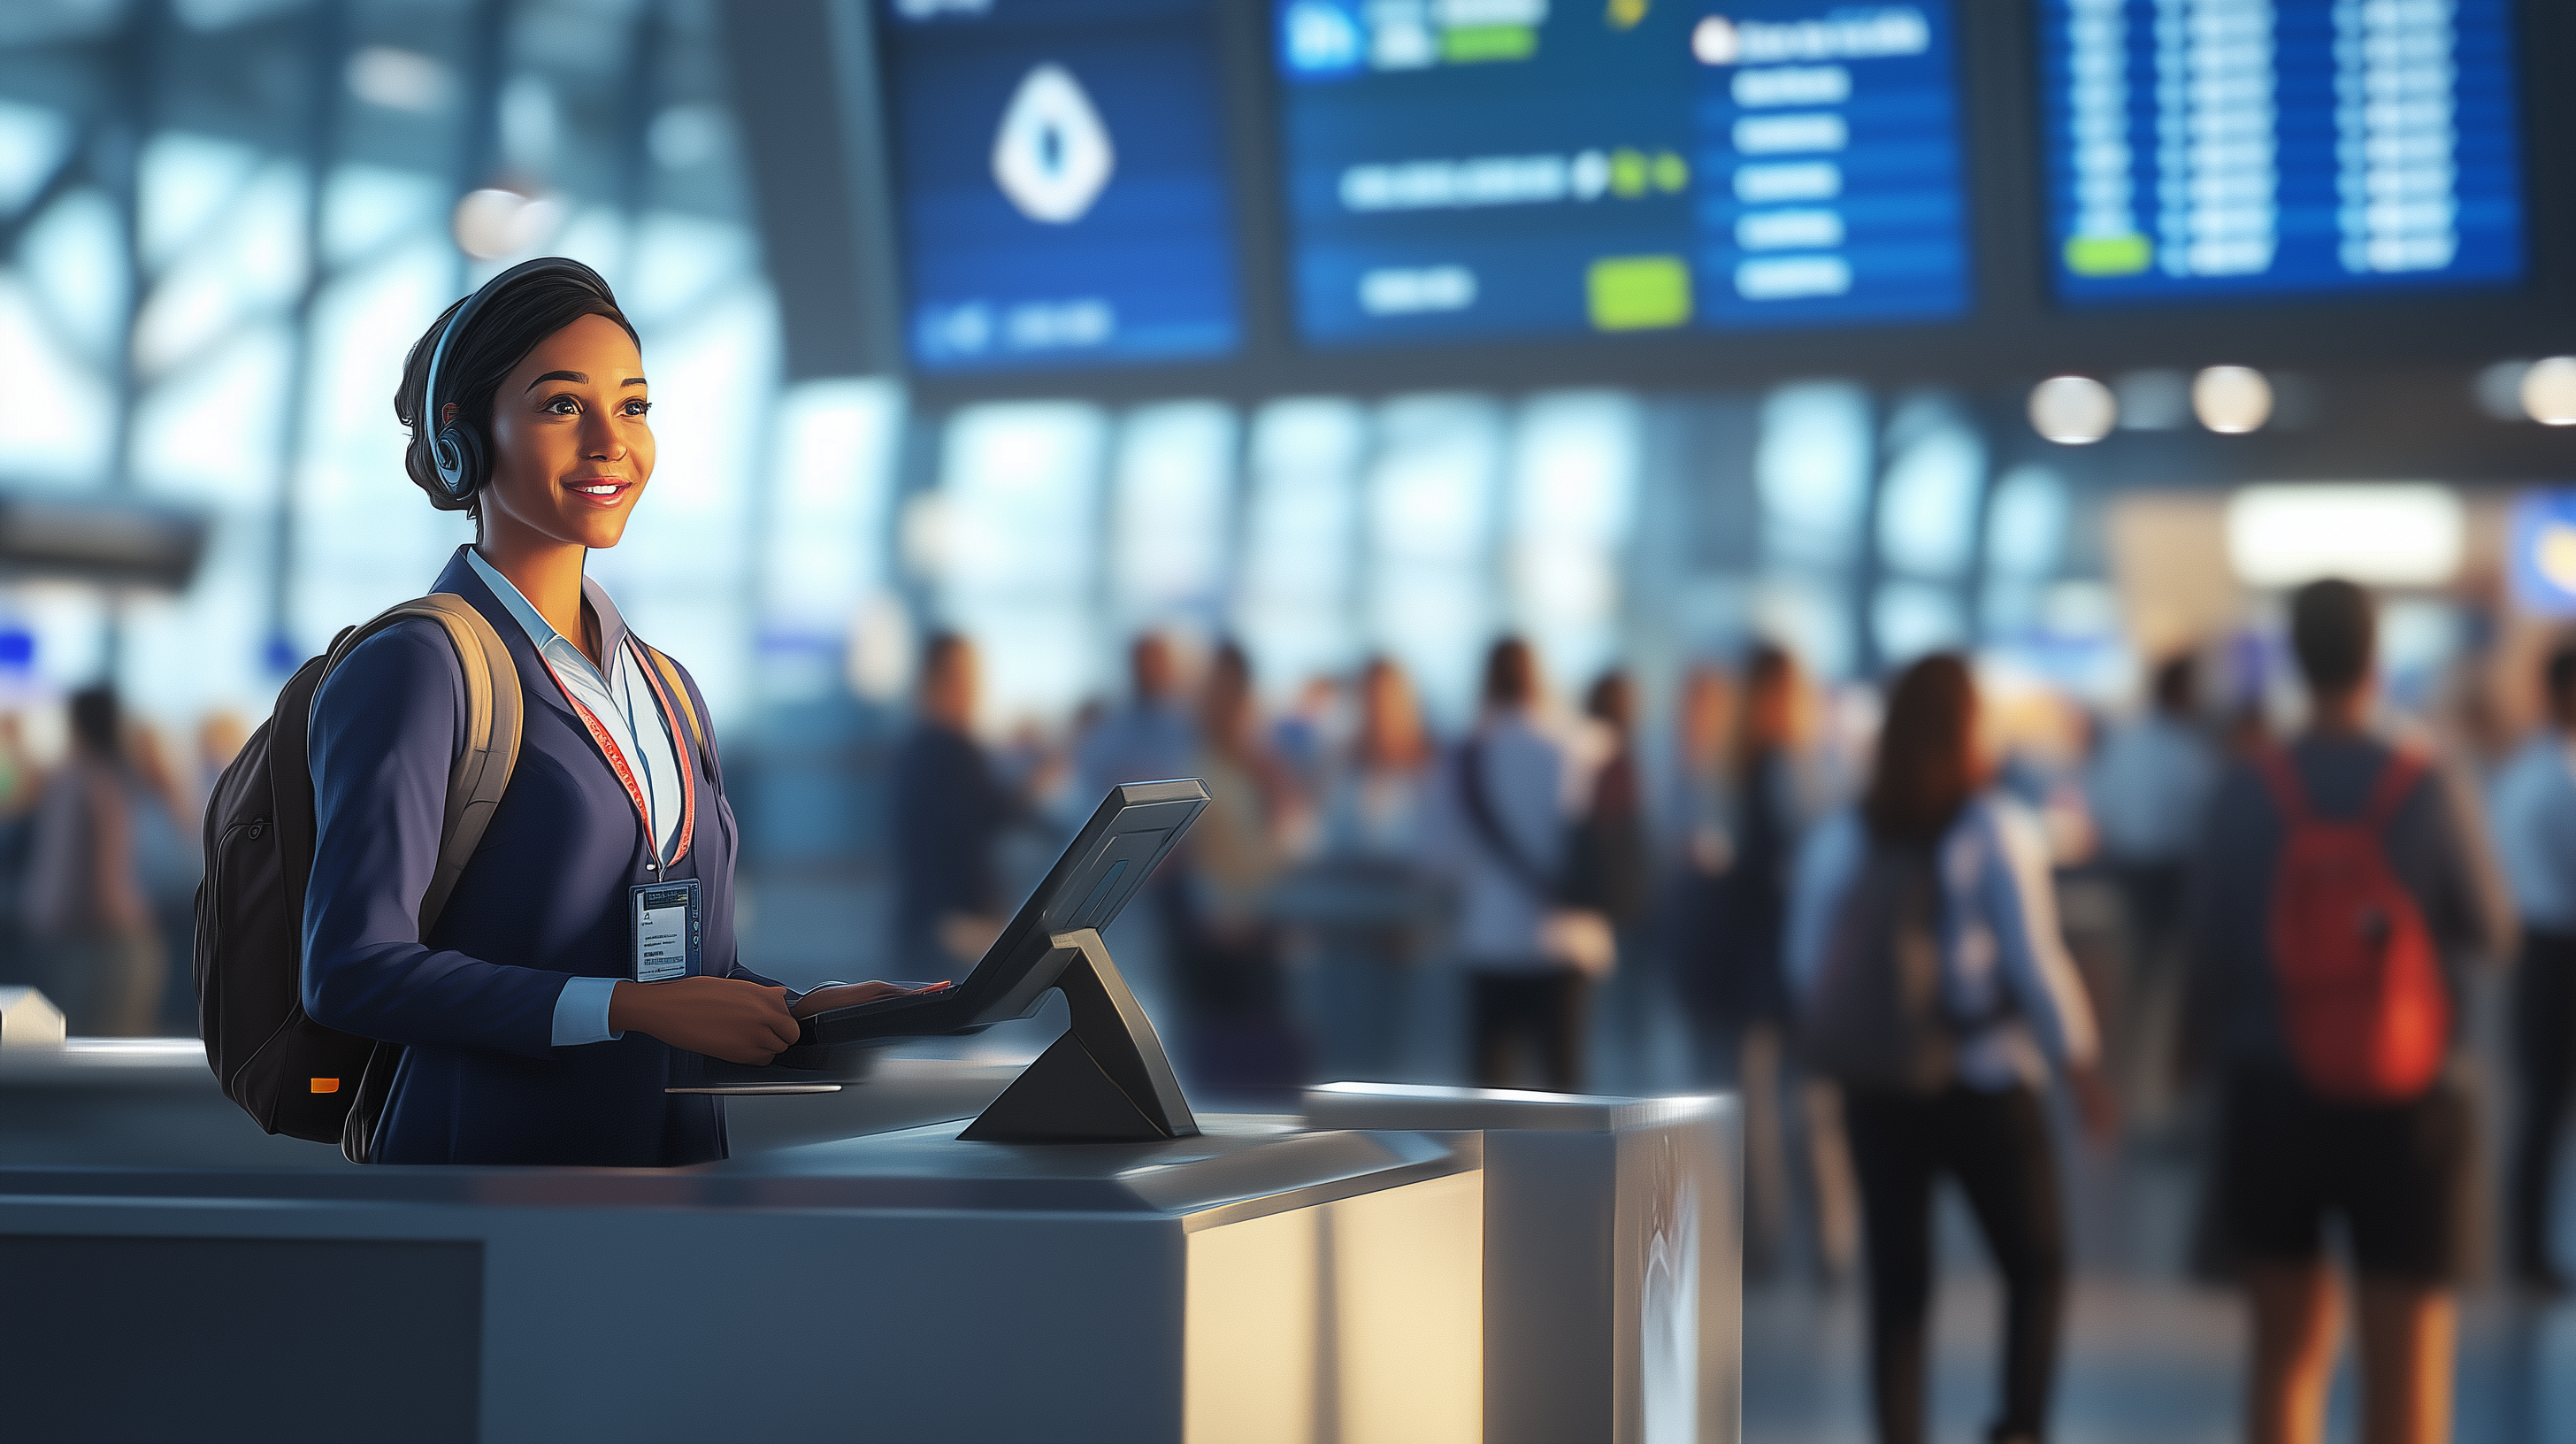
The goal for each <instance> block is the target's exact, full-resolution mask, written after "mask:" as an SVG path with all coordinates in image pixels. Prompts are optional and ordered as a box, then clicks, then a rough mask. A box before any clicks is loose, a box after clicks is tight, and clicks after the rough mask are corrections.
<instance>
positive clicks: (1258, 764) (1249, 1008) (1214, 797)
mask: <svg viewBox="0 0 2576 1444" xmlns="http://www.w3.org/2000/svg"><path fill="white" fill-rule="evenodd" d="M1199 731H1200V746H1199V756H1198V763H1197V769H1196V770H1197V772H1198V775H1199V776H1200V778H1202V779H1203V780H1204V781H1205V782H1206V783H1207V790H1208V809H1207V815H1206V816H1205V817H1203V818H1201V819H1200V820H1199V825H1198V827H1197V828H1196V829H1195V830H1194V831H1193V832H1192V833H1191V835H1190V839H1189V842H1188V843H1187V845H1186V846H1187V852H1186V853H1185V854H1184V856H1185V857H1186V859H1187V865H1188V868H1189V875H1188V876H1189V881H1188V884H1187V886H1186V888H1185V889H1184V890H1182V892H1181V893H1180V894H1179V896H1181V897H1182V898H1183V899H1184V900H1185V901H1184V904H1183V905H1184V906H1185V907H1186V909H1187V916H1186V919H1185V922H1186V926H1185V927H1184V928H1183V929H1182V930H1180V931H1179V933H1178V936H1180V937H1182V938H1184V939H1186V940H1187V941H1186V942H1185V944H1184V946H1183V948H1182V959H1181V970H1180V971H1181V996H1182V999H1183V1002H1184V1003H1185V1005H1186V1007H1187V1011H1188V1016H1189V1029H1188V1043H1187V1049H1188V1057H1189V1058H1190V1061H1191V1069H1190V1071H1191V1074H1192V1081H1193V1082H1195V1083H1197V1084H1199V1085H1201V1086H1203V1087H1205V1088H1208V1089H1210V1090H1213V1091H1216V1092H1219V1093H1227V1094H1232V1095H1236V1096H1241V1097H1254V1096H1265V1097H1274V1098H1275V1097H1281V1096H1285V1095H1287V1094H1290V1093H1293V1092H1294V1091H1295V1090H1296V1089H1297V1088H1298V1087H1299V1086H1300V1085H1302V1084H1304V1083H1305V1082H1306V1057H1305V1045H1304V1042H1303V1040H1302V1039H1300V1038H1299V1037H1298V1036H1297V1031H1296V1028H1295V1026H1294V1025H1293V1024H1292V1023H1291V1021H1290V1019H1289V1013H1288V1003H1287V988H1286V981H1285V979H1283V978H1282V977H1281V975H1280V966H1279V936H1278V928H1277V926H1276V925H1275V924H1274V923H1273V922H1272V920H1271V915H1270V903H1271V890H1272V888H1273V887H1274V886H1275V885H1276V884H1277V883H1278V881H1279V879H1280V876H1281V875H1282V874H1283V873H1285V872H1286V871H1287V869H1288V865H1289V862H1290V860H1291V858H1290V854H1291V852H1292V850H1293V846H1292V844H1293V839H1294V836H1295V834H1296V833H1297V832H1299V831H1300V830H1302V829H1303V826H1304V816H1303V813H1304V808H1303V804H1302V803H1301V802H1300V801H1299V799H1298V798H1297V796H1296V792H1295V789H1294V787H1293V786H1292V785H1291V784H1290V783H1289V780H1288V777H1287V775H1286V773H1285V771H1284V769H1282V768H1281V767H1280V766H1279V764H1278V762H1277V760H1276V759H1275V758H1273V757H1272V756H1271V755H1270V752H1269V749H1268V748H1267V747H1265V746H1264V745H1263V743H1262V738H1261V727H1260V715H1259V711H1258V708H1257V706H1256V704H1255V699H1254V696H1253V689H1252V664H1251V662H1250V661H1249V659H1247V658H1246V657H1245V656H1244V653H1243V649H1242V648H1241V647H1238V646H1236V645H1235V644H1234V643H1232V642H1228V643H1226V644H1225V645H1224V646H1223V647H1221V648H1219V649H1218V650H1217V654H1216V662H1215V664H1214V665H1213V666H1212V667H1210V668H1209V670H1208V681H1207V690H1206V692H1205V694H1204V695H1202V697H1201V698H1200V701H1199Z"/></svg>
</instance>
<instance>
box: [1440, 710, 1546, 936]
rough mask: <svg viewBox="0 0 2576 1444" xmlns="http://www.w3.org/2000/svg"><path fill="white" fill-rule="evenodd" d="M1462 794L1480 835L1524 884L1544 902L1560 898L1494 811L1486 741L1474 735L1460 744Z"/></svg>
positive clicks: (1460, 789)
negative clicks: (1489, 793)
mask: <svg viewBox="0 0 2576 1444" xmlns="http://www.w3.org/2000/svg"><path fill="white" fill-rule="evenodd" d="M1458 795H1459V800H1460V801H1462V802H1464V803H1465V804H1466V805H1467V821H1468V822H1469V823H1470V824H1472V825H1473V826H1474V827H1475V829H1476V839H1477V841H1479V842H1482V843H1483V844H1484V845H1485V850H1486V851H1487V852H1489V853H1491V854H1492V855H1493V857H1494V859H1495V860H1496V861H1498V862H1500V863H1501V864H1502V865H1503V870H1504V871H1505V872H1508V873H1510V874H1511V875H1512V876H1513V878H1514V879H1516V880H1517V881H1518V882H1519V883H1520V885H1521V886H1522V887H1524V888H1526V889H1528V890H1529V891H1530V892H1531V893H1532V894H1534V895H1535V896H1536V897H1537V898H1538V900H1539V902H1540V903H1541V904H1542V905H1544V904H1548V903H1553V902H1554V901H1556V887H1555V885H1554V884H1553V883H1551V882H1550V881H1549V880H1548V876H1547V874H1546V873H1544V872H1541V871H1540V870H1539V866H1538V864H1537V863H1534V862H1532V861H1530V859H1529V855H1528V854H1527V853H1524V852H1522V851H1521V849H1520V844H1518V843H1516V842H1514V841H1513V840H1512V837H1511V834H1510V833H1507V832H1505V831H1503V824H1502V819H1500V818H1498V817H1496V816H1495V815H1494V803H1493V799H1492V798H1490V797H1488V796H1487V795H1486V793H1485V745H1484V742H1483V741H1482V739H1480V738H1477V737H1475V736H1473V735H1470V736H1469V737H1468V738H1467V740H1466V741H1464V742H1461V743H1460V744H1458Z"/></svg>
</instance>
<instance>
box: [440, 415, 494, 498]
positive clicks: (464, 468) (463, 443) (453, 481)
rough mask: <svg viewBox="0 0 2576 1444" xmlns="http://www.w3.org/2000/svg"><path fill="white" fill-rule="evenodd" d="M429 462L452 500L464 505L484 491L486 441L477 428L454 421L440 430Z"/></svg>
mask: <svg viewBox="0 0 2576 1444" xmlns="http://www.w3.org/2000/svg"><path fill="white" fill-rule="evenodd" d="M429 460H430V465H431V466H433V467H434V468H436V469H437V472H438V485H439V489H440V490H442V491H444V492H446V493H447V496H448V499H449V500H451V501H464V500H465V499H467V498H468V497H471V496H472V495H474V493H475V492H477V491H480V490H482V488H483V473H484V457H483V438H482V436H481V434H479V433H478V432H476V431H475V429H474V428H473V427H471V426H468V425H464V424H461V423H458V422H453V421H451V422H449V423H448V424H447V425H445V426H442V427H440V428H439V429H438V437H437V439H436V440H433V441H432V442H430V444H429Z"/></svg>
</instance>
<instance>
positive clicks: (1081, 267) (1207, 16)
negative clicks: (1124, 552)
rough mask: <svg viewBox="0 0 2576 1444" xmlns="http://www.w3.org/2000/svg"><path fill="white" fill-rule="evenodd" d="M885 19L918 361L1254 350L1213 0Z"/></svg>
mask: <svg viewBox="0 0 2576 1444" xmlns="http://www.w3.org/2000/svg"><path fill="white" fill-rule="evenodd" d="M878 14H879V18H880V23H879V25H878V30H877V34H878V46H879V51H880V54H881V57H882V61H881V64H882V67H883V73H884V91H885V96H886V112H887V120H888V125H889V128H890V130H891V132H892V147H891V149H892V152H893V156H894V170H895V177H894V184H895V192H896V204H897V210H898V214H899V221H898V225H899V234H900V236H901V238H902V243H903V251H904V255H903V261H904V267H903V269H904V275H905V290H906V306H907V311H908V314H907V315H906V317H905V320H906V326H905V332H906V346H907V349H908V351H909V353H910V355H911V357H912V360H913V363H914V364H915V365H916V366H918V367H920V368H922V369H923V370H927V371H970V370H992V369H1003V368H1009V369H1027V368H1034V367H1044V366H1064V365H1079V364H1097V363H1116V362H1152V361H1180V360H1189V359H1196V358H1203V357H1214V356H1224V355H1230V354H1232V353H1233V352H1234V351H1235V350H1236V349H1237V348H1238V346H1239V345H1240V343H1241V331H1242V326H1241V320H1240V317H1239V314H1238V311H1239V307H1238V301H1237V291H1238V288H1237V284H1236V276H1235V258H1234V246H1233V216H1232V208H1231V204H1230V202H1229V199H1228V193H1227V187H1226V181H1225V154H1224V138H1223V132H1222V128H1221V126H1220V124H1219V119H1218V107H1217V78H1216V71H1217V54H1216V36H1215V30H1214V16H1213V0H887V3H885V4H884V5H883V7H882V8H881V9H880V10H879V12H878Z"/></svg>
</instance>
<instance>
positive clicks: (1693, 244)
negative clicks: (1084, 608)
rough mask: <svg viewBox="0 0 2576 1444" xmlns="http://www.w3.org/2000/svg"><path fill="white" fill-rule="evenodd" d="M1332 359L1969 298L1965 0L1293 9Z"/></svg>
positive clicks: (1462, 0)
mask: <svg viewBox="0 0 2576 1444" xmlns="http://www.w3.org/2000/svg"><path fill="white" fill-rule="evenodd" d="M1273 13H1274V15H1275V17H1276V21H1277V30H1278V33H1277V53H1278V57H1279V69H1280V72H1281V75H1282V78H1283V82H1284V84H1283V86H1282V92H1283V94H1282V105H1283V107H1284V114H1283V117H1282V125H1283V150H1284V155H1285V176H1284V179H1283V184H1284V186H1285V188H1286V192H1287V211H1288V216H1289V225H1290V232H1291V234H1290V241H1291V249H1292V256H1291V281H1292V286H1293V289H1294V298H1293V300H1294V314H1295V318H1296V324H1297V329H1298V332H1299V335H1300V337H1301V338H1302V339H1303V340H1304V341H1305V342H1306V343H1307V344H1308V345H1311V346H1316V347H1324V348H1336V347H1355V346H1372V345H1379V344H1388V343H1399V342H1406V341H1430V340H1441V339H1452V340H1469V339H1475V338H1484V337H1540V336H1566V335H1578V334H1584V333H1591V332H1603V333H1623V332H1650V331H1673V330H1692V329H1697V330H1721V331H1739V330H1755V329H1762V328H1773V327H1784V326H1821V325H1838V324H1854V323H1863V322H1889V321H1923V320H1940V319H1947V318H1952V317H1957V316H1960V315H1962V314H1964V313H1965V312H1966V311H1967V309H1968V306H1969V301H1970V293H1969V279H1968V270H1969V258H1968V245H1967V239H1966V230H1967V217H1966V207H1965V202H1964V199H1963V196H1962V166H1961V161H1960V140H1959V123H1958V102H1957V97H1956V86H1955V76H1956V71H1957V62H1956V57H1955V53H1954V45H1953V37H1952V16H1951V12H1950V8H1949V5H1948V4H1947V3H1946V0H1918V3H1912V4H1852V3H1848V0H1733V3H1726V0H1719V3H1716V4H1711V3H1708V0H1700V3H1695V4H1675V3H1672V0H1662V3H1654V0H1274V10H1273Z"/></svg>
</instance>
